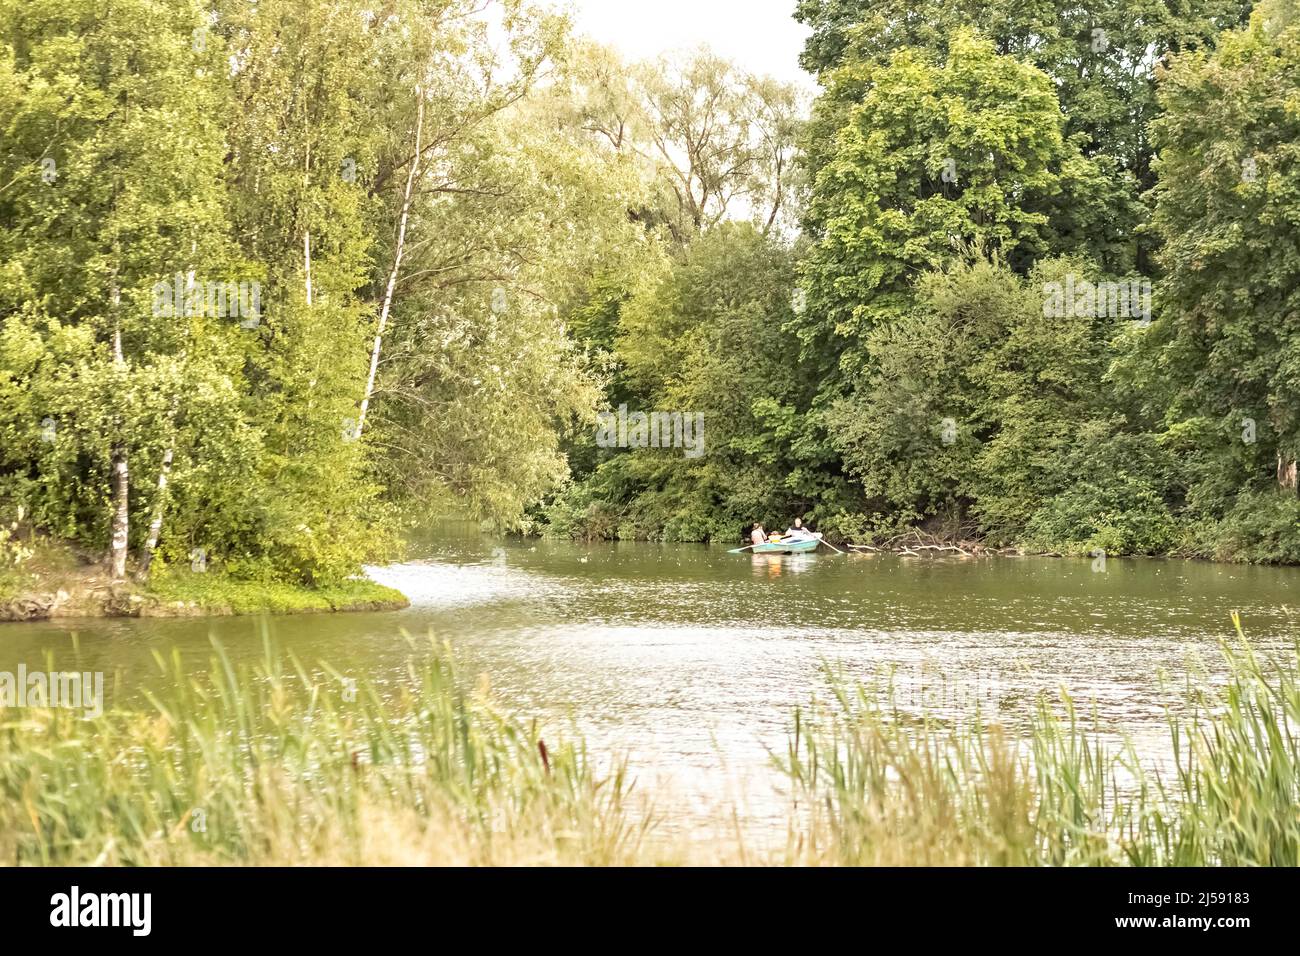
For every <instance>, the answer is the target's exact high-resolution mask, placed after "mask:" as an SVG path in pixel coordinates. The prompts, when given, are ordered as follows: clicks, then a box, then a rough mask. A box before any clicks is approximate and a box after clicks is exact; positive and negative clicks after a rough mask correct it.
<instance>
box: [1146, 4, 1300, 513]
mask: <svg viewBox="0 0 1300 956" xmlns="http://www.w3.org/2000/svg"><path fill="white" fill-rule="evenodd" d="M1294 10H1295V8H1294V5H1293V4H1288V3H1281V4H1274V5H1269V6H1266V7H1264V8H1262V9H1261V10H1260V11H1259V12H1257V13H1256V15H1255V17H1254V19H1253V20H1252V22H1251V24H1250V26H1249V27H1247V28H1246V29H1243V30H1240V31H1234V32H1232V33H1228V34H1225V35H1224V36H1223V37H1221V38H1220V40H1219V43H1218V47H1217V49H1216V50H1215V51H1214V52H1213V53H1207V52H1204V51H1197V52H1189V53H1186V54H1184V55H1182V56H1179V57H1176V58H1174V59H1173V60H1172V61H1171V62H1170V64H1169V67H1168V68H1167V69H1166V70H1165V71H1163V72H1162V74H1161V89H1160V102H1161V105H1162V107H1163V109H1164V113H1163V115H1162V116H1161V117H1160V119H1158V120H1157V121H1156V122H1155V124H1154V125H1153V130H1154V135H1155V137H1156V141H1157V143H1158V145H1159V147H1160V159H1159V162H1158V164H1157V167H1156V168H1157V173H1158V175H1159V180H1160V181H1159V185H1158V186H1157V188H1156V193H1155V195H1156V212H1155V217H1154V226H1155V228H1156V230H1157V232H1158V234H1159V235H1160V237H1161V239H1162V240H1163V242H1164V243H1165V248H1164V250H1163V252H1162V256H1161V262H1162V264H1163V266H1164V267H1165V269H1166V272H1167V275H1166V278H1165V280H1164V282H1163V283H1162V285H1161V287H1160V289H1159V293H1160V302H1161V314H1160V317H1159V319H1158V321H1157V322H1156V324H1155V326H1154V328H1153V329H1152V337H1151V350H1150V351H1149V352H1148V353H1147V360H1148V361H1154V362H1155V363H1157V367H1158V368H1159V370H1160V372H1161V373H1162V376H1163V379H1164V382H1165V383H1166V385H1167V389H1168V391H1167V393H1166V394H1168V395H1169V401H1170V405H1169V410H1168V418H1169V422H1170V433H1171V440H1177V441H1180V442H1183V443H1185V451H1186V453H1187V455H1188V460H1189V462H1190V463H1191V464H1192V467H1193V470H1194V473H1195V474H1196V475H1197V482H1196V484H1197V485H1198V486H1199V487H1198V489H1196V490H1194V492H1193V494H1194V499H1195V501H1196V502H1197V503H1199V505H1200V507H1202V508H1203V509H1204V510H1205V511H1207V512H1208V513H1211V514H1222V513H1223V510H1224V509H1225V508H1226V507H1228V506H1229V505H1230V503H1231V501H1232V500H1233V498H1234V497H1235V495H1236V493H1237V492H1238V491H1240V490H1242V489H1243V488H1246V489H1249V488H1256V489H1258V488H1260V487H1263V486H1266V485H1267V484H1269V483H1272V482H1274V481H1276V482H1277V483H1279V484H1281V485H1283V486H1284V487H1286V488H1288V489H1290V490H1292V491H1294V489H1295V487H1296V479H1295V474H1296V466H1295V462H1296V458H1297V456H1298V455H1300V412H1298V411H1297V409H1298V408H1300V237H1298V235H1297V230H1296V223H1297V222H1298V221H1300V194H1298V193H1297V191H1296V189H1295V187H1294V182H1295V179H1296V177H1297V175H1300V146H1298V144H1300V108H1298V107H1297V103H1298V102H1300V27H1298V26H1297V23H1296V20H1295V19H1294Z"/></svg>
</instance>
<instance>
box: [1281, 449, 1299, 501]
mask: <svg viewBox="0 0 1300 956" xmlns="http://www.w3.org/2000/svg"><path fill="white" fill-rule="evenodd" d="M1296 478H1297V469H1296V460H1295V459H1294V458H1288V457H1285V456H1283V455H1282V453H1281V452H1278V456H1277V483H1278V484H1279V485H1281V486H1282V487H1283V488H1286V489H1288V490H1289V491H1291V492H1293V493H1296V492H1300V487H1298V486H1297V481H1296Z"/></svg>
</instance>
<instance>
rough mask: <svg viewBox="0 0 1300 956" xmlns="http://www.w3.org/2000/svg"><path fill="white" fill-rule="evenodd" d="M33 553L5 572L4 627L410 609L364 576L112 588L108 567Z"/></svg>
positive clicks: (117, 584)
mask: <svg viewBox="0 0 1300 956" xmlns="http://www.w3.org/2000/svg"><path fill="white" fill-rule="evenodd" d="M32 551H33V553H32V555H31V557H29V558H28V559H27V560H25V561H24V562H23V563H22V564H21V566H17V567H10V568H7V569H5V570H4V571H3V572H0V621H38V620H49V619H59V618H84V617H188V616H203V615H228V614H260V613H271V614H293V613H311V612H328V611H385V610H396V609H399V608H404V607H407V606H408V603H409V602H408V601H407V600H406V597H405V596H404V595H403V594H401V593H400V592H399V591H395V590H393V589H392V588H389V587H384V586H383V585H382V584H377V583H375V582H374V581H371V580H369V579H367V578H361V577H358V578H353V579H350V580H346V581H341V582H339V583H336V584H323V585H316V586H307V585H302V584H292V583H286V582H283V581H274V580H256V579H246V578H241V577H235V576H232V575H228V574H223V573H221V572H219V571H211V572H206V573H201V574H200V573H195V572H193V571H191V570H190V569H188V568H180V569H164V570H159V571H156V572H155V573H154V574H152V575H150V576H149V578H147V579H145V580H140V579H138V578H136V577H131V578H128V579H127V580H125V581H114V580H112V579H111V578H110V577H109V576H108V575H106V574H105V573H104V570H103V566H102V564H100V563H92V562H89V561H87V560H85V559H84V558H83V557H81V556H79V555H78V554H77V553H76V552H75V551H73V550H72V549H71V548H69V547H67V546H64V545H60V544H56V543H50V542H41V543H39V544H38V545H37V546H36V547H34V548H33V549H32Z"/></svg>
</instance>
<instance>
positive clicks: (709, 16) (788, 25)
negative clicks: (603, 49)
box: [566, 0, 815, 90]
mask: <svg viewBox="0 0 1300 956" xmlns="http://www.w3.org/2000/svg"><path fill="white" fill-rule="evenodd" d="M566 5H567V6H569V7H571V8H572V10H573V12H574V21H575V26H576V28H577V32H578V33H586V34H588V35H589V36H591V37H593V38H594V39H596V40H598V41H600V42H601V43H605V44H607V45H609V46H612V47H614V48H615V49H617V50H618V51H619V52H621V53H622V54H623V56H624V58H625V59H629V60H648V59H653V58H655V57H657V56H659V55H660V54H662V53H668V52H670V51H673V50H690V49H694V48H695V47H698V46H699V45H700V44H702V43H706V44H708V45H709V46H710V47H711V48H712V49H713V52H715V53H717V54H718V55H720V56H723V57H725V58H726V59H728V60H732V61H734V62H736V63H738V64H739V65H740V66H742V67H743V68H744V69H746V70H748V71H749V72H751V73H760V74H762V73H766V74H769V75H771V76H774V77H776V78H777V79H779V80H784V81H785V82H787V83H798V84H799V85H800V86H802V87H803V88H805V89H808V90H812V89H813V88H814V86H815V83H814V82H813V79H812V77H811V76H809V75H808V74H807V73H805V72H804V71H803V70H801V69H800V68H799V61H798V57H799V53H800V51H802V50H803V42H804V37H806V36H807V35H808V29H807V28H806V27H805V26H804V25H803V24H802V23H796V22H795V21H794V19H793V17H792V16H791V14H792V13H793V12H794V6H795V0H568V2H567V4H566Z"/></svg>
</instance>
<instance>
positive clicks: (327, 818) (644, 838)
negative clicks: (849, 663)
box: [0, 641, 1300, 866]
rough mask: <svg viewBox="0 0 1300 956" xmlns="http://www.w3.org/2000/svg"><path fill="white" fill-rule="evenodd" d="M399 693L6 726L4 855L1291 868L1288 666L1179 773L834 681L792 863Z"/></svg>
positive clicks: (174, 680)
mask: <svg viewBox="0 0 1300 956" xmlns="http://www.w3.org/2000/svg"><path fill="white" fill-rule="evenodd" d="M419 656H420V658H421V660H422V663H419V664H415V663H412V665H411V667H410V671H409V679H408V681H407V682H406V686H405V687H404V688H403V689H402V690H401V691H400V692H398V693H397V694H395V695H391V694H390V696H388V697H381V696H380V695H379V693H378V692H377V691H376V690H375V689H373V688H371V687H368V686H365V685H360V686H355V687H354V686H351V685H349V684H348V683H347V682H346V681H344V680H343V679H342V678H335V677H325V678H314V677H312V676H310V675H309V674H308V673H307V672H306V671H305V670H304V669H303V668H301V667H298V666H296V665H293V664H290V665H287V666H285V665H282V663H281V661H282V657H281V656H280V655H278V654H276V653H274V652H272V651H270V650H269V649H268V653H267V654H266V656H265V662H264V663H263V664H261V665H260V666H259V667H258V668H255V669H250V670H236V669H235V668H232V666H231V664H230V662H229V661H228V660H227V659H226V658H225V657H224V656H223V655H222V654H221V653H220V648H217V651H216V653H215V654H214V656H213V658H212V661H211V666H210V668H209V669H208V670H207V672H205V673H203V674H201V675H199V676H196V677H195V676H186V674H185V673H184V672H183V670H182V667H181V664H180V661H179V658H175V657H173V658H165V657H162V656H160V657H159V659H158V660H159V666H160V667H162V668H163V669H164V670H165V671H167V672H168V673H167V674H166V675H165V676H167V677H168V678H169V680H168V681H167V683H168V685H169V686H170V688H171V689H170V690H168V691H167V692H166V693H164V694H161V695H159V696H158V697H156V698H153V699H152V707H151V708H149V709H148V710H146V711H141V712H122V711H117V712H112V711H110V712H108V713H105V714H103V715H101V716H99V717H97V718H94V719H82V718H81V715H80V714H79V713H78V712H75V711H70V710H50V709H25V710H22V711H7V712H3V711H0V860H2V861H4V862H6V863H19V864H196V865H197V864H202V865H209V864H235V863H252V864H261V863H328V864H386V863H407V864H414V863H472V864H502V863H537V864H593V865H608V864H646V863H654V864H658V863H689V862H702V863H712V862H736V861H746V862H770V863H778V864H849V865H854V864H969V865H1005V864H1011V865H1016V864H1023V865H1126V864H1127V865H1141V866H1162V865H1181V866H1188V865H1191V866H1199V865H1215V864H1227V865H1295V864H1296V863H1297V860H1298V859H1300V817H1297V815H1296V810H1295V808H1296V805H1297V800H1298V798H1300V742H1297V739H1296V737H1295V730H1296V727H1297V726H1300V689H1298V688H1297V684H1296V678H1295V665H1296V664H1297V659H1296V658H1295V657H1294V656H1293V657H1292V658H1291V659H1289V660H1288V661H1286V662H1283V663H1282V665H1281V666H1279V667H1275V666H1273V665H1271V664H1270V665H1264V664H1262V663H1261V662H1260V661H1258V660H1257V659H1256V658H1255V657H1254V655H1253V654H1252V653H1251V651H1250V649H1249V647H1248V646H1246V645H1245V643H1244V641H1243V642H1242V643H1240V644H1238V645H1235V646H1234V647H1232V648H1225V666H1226V668H1227V670H1228V672H1229V675H1230V677H1229V680H1228V683H1227V685H1226V687H1224V688H1222V689H1219V690H1214V691H1211V690H1209V689H1201V690H1199V691H1198V692H1197V693H1196V694H1194V695H1192V698H1191V702H1190V704H1189V706H1190V709H1189V710H1188V711H1187V712H1185V713H1183V714H1182V715H1180V716H1172V715H1171V716H1170V718H1169V733H1170V742H1171V745H1172V747H1173V752H1174V753H1175V754H1176V756H1177V766H1178V770H1177V771H1176V772H1174V773H1171V774H1170V775H1167V776H1163V777H1162V776H1159V775H1157V774H1155V773H1153V772H1151V771H1149V770H1146V769H1143V767H1142V766H1141V765H1140V764H1139V763H1138V761H1137V758H1136V756H1135V755H1134V754H1133V753H1132V751H1131V750H1129V749H1120V750H1118V751H1115V752H1109V751H1107V750H1106V749H1105V748H1104V747H1102V746H1101V745H1100V744H1099V743H1098V738H1097V735H1096V734H1095V732H1093V731H1092V730H1090V729H1088V728H1086V727H1085V726H1084V724H1083V723H1082V722H1081V721H1079V720H1078V719H1077V718H1076V716H1075V714H1074V712H1073V710H1072V709H1070V708H1069V707H1068V706H1059V705H1058V706H1052V705H1050V704H1049V703H1048V702H1046V701H1043V702H1040V706H1039V708H1038V710H1037V713H1036V716H1035V717H1034V719H1033V720H1032V722H1031V723H1030V725H1029V727H1028V728H1027V730H1024V731H1022V732H1020V733H1017V734H1015V735H1013V734H1012V733H1011V732H1010V731H1007V730H1004V729H1001V728H999V727H997V726H994V725H979V724H972V725H970V726H960V727H959V726H951V725H946V724H943V723H941V722H939V721H935V720H928V719H925V718H919V719H918V718H915V717H913V718H906V717H904V716H903V715H902V714H901V713H900V712H899V711H898V710H897V709H895V708H894V706H893V705H892V703H891V700H890V697H889V695H888V692H887V691H876V690H873V689H870V688H866V687H860V686H846V685H833V686H834V692H833V693H832V694H831V695H830V696H829V697H828V698H827V700H826V701H825V702H824V703H821V704H816V705H814V706H812V707H810V708H808V709H807V710H804V711H801V712H799V713H798V714H796V715H794V720H793V724H792V728H791V732H790V735H789V741H788V746H787V748H786V750H785V752H784V753H782V754H780V755H777V757H776V758H775V762H776V763H777V765H778V767H779V770H780V772H781V773H783V774H784V776H785V780H786V783H787V785H788V786H787V789H789V790H790V792H791V794H792V799H791V805H790V813H789V837H788V840H787V841H786V843H785V846H784V848H777V849H773V848H771V847H770V845H767V844H764V845H762V846H760V845H758V844H753V845H747V844H748V838H747V837H746V836H745V835H744V833H743V831H742V832H740V833H739V834H738V835H737V836H735V837H734V838H732V839H729V840H721V841H719V842H716V843H712V844H707V845H699V844H691V845H689V846H687V845H683V844H681V842H680V841H678V840H675V839H671V838H667V837H665V836H663V835H662V834H661V832H660V828H659V820H658V818H657V816H656V814H655V812H654V810H653V808H652V807H651V805H650V803H649V800H650V796H651V795H648V794H642V793H639V792H638V791H637V790H636V789H634V787H633V786H632V783H631V779H632V778H631V776H630V773H629V768H628V766H627V764H626V762H625V761H623V760H621V759H618V758H617V757H615V758H612V759H601V760H597V759H595V758H594V757H593V755H592V754H590V753H589V752H588V749H587V748H586V747H585V746H584V745H583V743H582V742H581V739H580V738H579V737H578V736H577V735H575V734H573V733H567V734H566V733H564V732H562V731H561V732H557V731H556V730H555V728H542V727H539V726H537V725H535V724H528V723H524V722H521V721H518V720H515V719H513V718H511V717H509V716H507V715H504V714H502V713H500V712H498V711H497V710H496V708H495V707H494V706H493V704H492V702H491V701H490V700H489V699H488V698H487V697H486V696H485V695H484V694H482V693H471V692H468V691H467V690H466V689H465V684H464V682H462V681H458V680H457V678H456V675H455V674H454V672H453V670H452V667H451V665H450V664H449V663H448V661H447V658H446V656H445V654H443V653H441V652H439V653H435V654H433V655H432V656H431V657H430V656H429V655H425V654H422V655H419Z"/></svg>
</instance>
